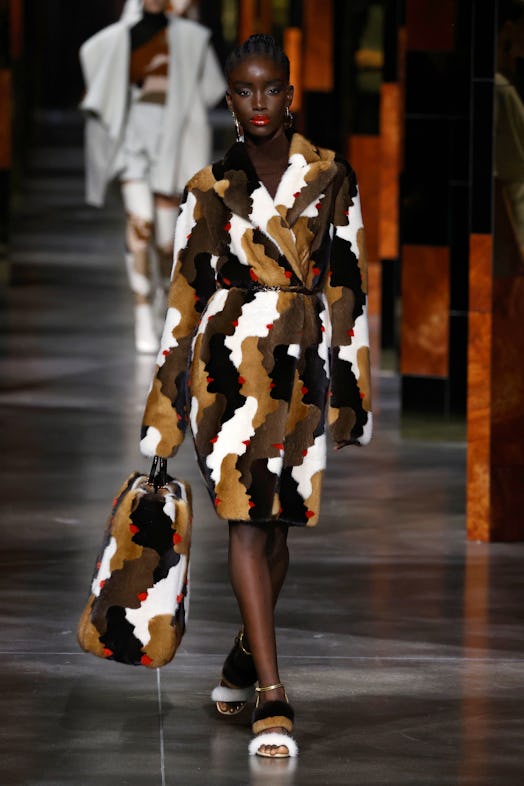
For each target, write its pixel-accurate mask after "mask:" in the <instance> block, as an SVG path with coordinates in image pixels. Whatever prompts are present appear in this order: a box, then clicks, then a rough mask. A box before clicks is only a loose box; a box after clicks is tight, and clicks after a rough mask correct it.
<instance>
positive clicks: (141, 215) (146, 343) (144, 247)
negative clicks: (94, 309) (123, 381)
mask: <svg viewBox="0 0 524 786" xmlns="http://www.w3.org/2000/svg"><path fill="white" fill-rule="evenodd" d="M121 186H122V198H123V201H124V206H125V210H126V214H127V224H126V266H127V276H128V280H129V286H130V288H131V291H132V292H133V295H134V309H135V346H136V349H137V351H138V352H145V353H154V352H156V351H157V349H158V336H157V331H156V329H155V326H154V322H153V311H152V307H151V298H152V294H153V284H152V270H151V260H150V256H149V255H150V244H151V239H152V235H153V195H152V193H151V190H150V188H149V186H148V184H147V183H146V181H145V180H126V181H124V182H122V184H121Z"/></svg>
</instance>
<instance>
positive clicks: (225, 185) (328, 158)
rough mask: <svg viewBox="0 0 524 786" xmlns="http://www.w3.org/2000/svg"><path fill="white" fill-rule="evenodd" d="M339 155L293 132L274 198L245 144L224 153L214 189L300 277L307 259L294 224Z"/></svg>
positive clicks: (322, 185) (332, 174) (322, 187)
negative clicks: (298, 244)
mask: <svg viewBox="0 0 524 786" xmlns="http://www.w3.org/2000/svg"><path fill="white" fill-rule="evenodd" d="M334 157H335V154H334V153H333V152H332V151H331V150H324V149H321V148H318V147H315V146H314V145H313V144H312V143H311V142H309V141H308V140H307V139H306V138H305V137H303V136H302V135H301V134H293V136H292V138H291V144H290V148H289V163H288V167H287V169H286V171H285V172H284V174H283V176H282V179H281V181H280V184H279V186H278V189H277V192H276V195H275V198H274V199H273V198H272V197H271V195H270V194H269V192H268V190H267V189H266V188H265V186H264V185H263V184H262V183H261V182H260V180H259V179H258V176H257V173H256V171H255V168H254V166H253V164H252V163H251V160H250V158H249V155H248V153H247V149H246V146H245V144H244V143H243V142H237V143H235V144H234V145H233V146H232V147H231V148H230V149H229V150H228V152H227V153H226V155H225V157H224V159H223V161H222V162H221V167H220V172H217V178H218V179H217V181H216V182H215V185H214V190H215V192H216V193H217V194H218V195H219V196H220V198H221V199H222V200H223V202H224V204H225V205H226V206H227V207H228V208H229V210H231V212H232V213H234V214H235V215H238V216H240V217H242V218H243V219H245V220H246V221H248V222H249V223H250V224H251V225H252V226H253V227H256V228H257V229H259V230H260V231H261V232H263V233H264V234H265V235H267V236H268V237H269V238H270V239H271V240H272V241H273V242H274V243H275V244H276V246H277V247H278V249H279V251H280V252H281V253H282V254H284V255H285V256H286V258H287V259H288V261H289V263H290V265H291V266H292V268H293V270H294V271H295V273H296V274H297V275H298V276H299V278H302V277H303V270H302V268H303V267H304V260H303V259H301V257H302V256H303V255H302V254H301V249H299V248H297V240H296V237H295V235H294V233H293V226H294V224H295V223H296V221H297V220H298V218H299V217H300V216H301V215H302V213H303V212H304V211H305V210H306V209H307V208H308V206H310V205H311V204H312V203H314V201H315V200H316V198H317V197H318V196H319V194H321V193H322V192H324V191H325V190H326V188H327V186H328V185H329V183H331V181H332V180H333V179H334V177H335V174H336V172H337V167H336V164H335V163H334Z"/></svg>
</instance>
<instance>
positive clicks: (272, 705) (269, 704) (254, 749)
mask: <svg viewBox="0 0 524 786" xmlns="http://www.w3.org/2000/svg"><path fill="white" fill-rule="evenodd" d="M283 687H284V686H283V685H282V683H281V682H278V683H277V684H276V685H267V686H265V687H258V688H256V691H257V693H259V694H260V693H265V692H266V691H270V690H276V688H283ZM284 695H285V692H284ZM294 720H295V713H294V712H293V707H292V706H291V704H290V703H289V702H288V700H287V696H286V698H285V701H281V700H277V701H265V702H264V703H263V704H258V702H257V706H256V707H255V709H254V710H253V716H252V718H251V730H252V732H253V734H254V735H255V736H254V737H253V739H252V740H251V742H250V743H249V755H250V756H264V757H266V758H268V759H287V758H289V757H292V758H293V757H295V756H298V745H297V743H296V741H295V740H294V739H293V737H292V736H291V732H292V731H293V721H294ZM275 728H280V729H284V731H269V729H275ZM265 745H270V746H276V747H278V748H280V747H283V748H287V753H266V752H265V751H261V748H262V747H263V746H265Z"/></svg>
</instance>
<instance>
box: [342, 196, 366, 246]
mask: <svg viewBox="0 0 524 786" xmlns="http://www.w3.org/2000/svg"><path fill="white" fill-rule="evenodd" d="M362 228H363V222H362V211H361V209H360V197H359V194H358V191H357V195H356V196H354V197H353V204H352V205H351V206H350V208H349V211H348V223H347V224H346V226H337V227H336V234H337V235H338V237H341V238H342V240H347V241H348V242H349V243H351V249H352V251H353V253H354V254H355V255H356V256H357V258H358V255H359V251H358V244H357V232H358V230H359V229H362Z"/></svg>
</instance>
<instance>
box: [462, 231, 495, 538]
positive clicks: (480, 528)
mask: <svg viewBox="0 0 524 786" xmlns="http://www.w3.org/2000/svg"><path fill="white" fill-rule="evenodd" d="M492 267H493V240H492V237H491V235H471V238H470V249H469V293H470V294H469V319H468V412H467V429H468V433H467V439H468V458H467V493H466V498H467V501H466V507H467V534H468V538H469V539H470V540H483V541H487V540H490V532H491V492H492V489H491V474H492V473H491V429H492V423H491V409H492V400H493V399H492V386H491V358H492V353H493V347H492V337H493V318H492V313H491V309H492V292H491V284H492Z"/></svg>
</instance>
